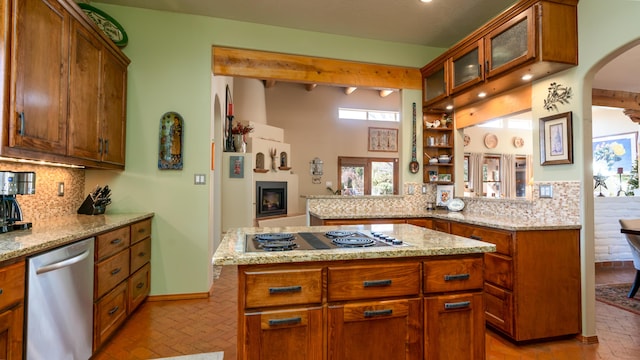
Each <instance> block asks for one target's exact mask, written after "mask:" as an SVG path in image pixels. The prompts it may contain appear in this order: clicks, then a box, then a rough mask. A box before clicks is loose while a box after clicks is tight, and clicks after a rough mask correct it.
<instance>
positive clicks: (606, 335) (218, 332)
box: [93, 263, 640, 360]
mask: <svg viewBox="0 0 640 360" xmlns="http://www.w3.org/2000/svg"><path fill="white" fill-rule="evenodd" d="M600 265H602V266H596V283H597V284H605V283H623V282H632V281H633V278H634V276H635V269H633V267H631V266H629V264H628V263H627V264H623V265H625V266H619V264H600ZM213 289H214V296H212V297H211V298H209V299H200V300H179V301H147V302H145V303H144V304H143V305H142V306H141V307H140V308H139V309H138V310H136V312H135V313H134V314H133V315H132V316H131V318H130V319H129V320H128V321H127V322H126V323H125V324H124V326H123V327H122V328H121V329H120V330H119V331H118V332H117V333H116V334H115V336H114V337H113V338H112V339H111V340H110V341H109V342H107V344H106V345H105V346H104V347H103V348H102V350H101V351H100V352H99V353H97V354H96V356H94V358H93V360H125V359H129V360H138V359H153V358H159V357H172V356H180V355H187V354H198V353H207V352H214V351H224V360H234V359H236V301H235V299H236V296H237V281H236V268H235V267H225V268H224V269H223V271H222V273H221V275H220V278H219V279H218V280H216V282H215V283H214V287H213ZM637 297H640V294H639V295H637ZM596 328H597V335H598V340H599V343H597V344H591V345H586V344H582V343H580V342H579V341H577V340H574V339H566V340H558V341H551V342H542V343H535V344H528V345H521V346H516V345H514V344H513V343H511V342H509V341H507V340H505V339H504V338H502V337H501V336H499V335H497V334H496V333H494V332H492V331H491V330H487V332H486V349H487V356H486V358H487V360H498V359H499V360H511V359H545V360H546V359H555V360H579V359H588V360H601V359H602V360H608V359H611V360H614V359H615V360H627V359H628V360H631V359H640V315H635V314H633V313H631V312H628V311H625V310H620V309H618V308H615V307H613V306H610V305H606V304H603V303H601V302H596Z"/></svg>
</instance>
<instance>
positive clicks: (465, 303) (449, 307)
mask: <svg viewBox="0 0 640 360" xmlns="http://www.w3.org/2000/svg"><path fill="white" fill-rule="evenodd" d="M470 305H471V301H460V302H455V303H444V308H445V310H453V309H464V308H468V307H469V306H470Z"/></svg>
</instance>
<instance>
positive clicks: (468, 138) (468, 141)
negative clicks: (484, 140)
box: [464, 135, 471, 146]
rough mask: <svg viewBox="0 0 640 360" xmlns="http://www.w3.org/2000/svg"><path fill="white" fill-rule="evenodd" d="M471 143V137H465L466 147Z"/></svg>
mask: <svg viewBox="0 0 640 360" xmlns="http://www.w3.org/2000/svg"><path fill="white" fill-rule="evenodd" d="M470 143H471V137H470V136H469V135H465V136H464V146H467V145H469V144H470Z"/></svg>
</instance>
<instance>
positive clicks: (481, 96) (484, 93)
mask: <svg viewBox="0 0 640 360" xmlns="http://www.w3.org/2000/svg"><path fill="white" fill-rule="evenodd" d="M485 96H487V93H486V92H484V91H483V92H481V93H479V94H478V97H479V98H483V97H485Z"/></svg>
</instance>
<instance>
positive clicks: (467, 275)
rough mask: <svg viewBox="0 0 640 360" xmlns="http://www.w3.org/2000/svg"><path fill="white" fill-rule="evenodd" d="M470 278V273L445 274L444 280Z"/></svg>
mask: <svg viewBox="0 0 640 360" xmlns="http://www.w3.org/2000/svg"><path fill="white" fill-rule="evenodd" d="M454 280H469V274H455V275H445V276H444V281H454Z"/></svg>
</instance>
